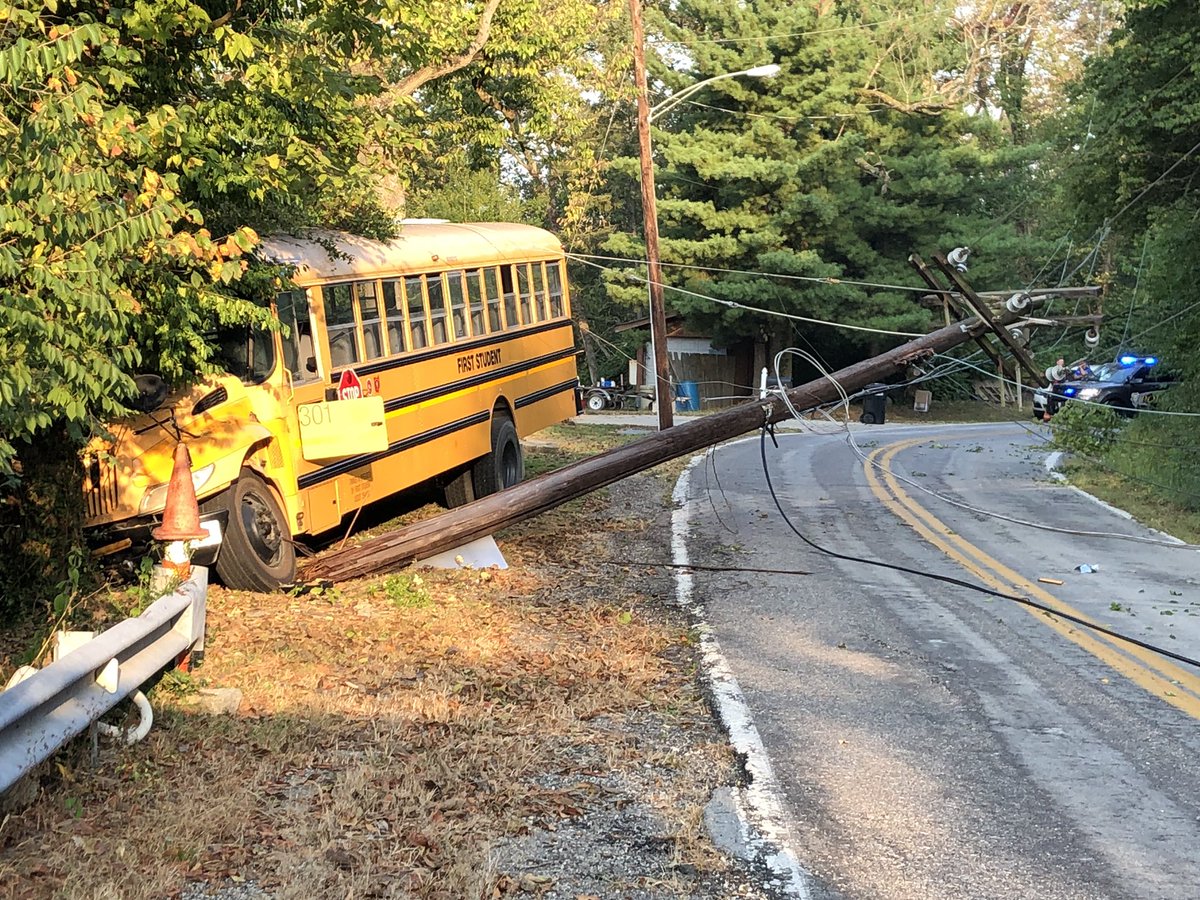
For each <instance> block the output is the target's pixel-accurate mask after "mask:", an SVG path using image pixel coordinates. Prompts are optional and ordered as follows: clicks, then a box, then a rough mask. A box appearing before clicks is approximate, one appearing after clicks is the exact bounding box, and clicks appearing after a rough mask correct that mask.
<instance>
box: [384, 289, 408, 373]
mask: <svg viewBox="0 0 1200 900" xmlns="http://www.w3.org/2000/svg"><path fill="white" fill-rule="evenodd" d="M400 297H401V294H400V284H399V283H398V282H395V281H385V282H384V283H383V317H384V319H385V320H386V321H387V337H388V353H391V354H393V355H394V354H396V353H403V352H404V309H403V307H401V305H400Z"/></svg>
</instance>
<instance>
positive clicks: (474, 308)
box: [463, 269, 487, 334]
mask: <svg viewBox="0 0 1200 900" xmlns="http://www.w3.org/2000/svg"><path fill="white" fill-rule="evenodd" d="M480 287H481V285H480V283H479V270H478V269H472V270H471V271H470V272H467V273H466V274H465V275H464V276H463V293H465V294H466V295H467V307H468V308H469V309H470V310H471V334H487V328H486V327H485V326H484V324H483V294H481V293H480V291H479V289H480Z"/></svg>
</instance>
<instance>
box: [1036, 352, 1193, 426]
mask: <svg viewBox="0 0 1200 900" xmlns="http://www.w3.org/2000/svg"><path fill="white" fill-rule="evenodd" d="M1175 381H1176V379H1175V377H1174V376H1173V375H1171V374H1169V373H1167V372H1164V371H1162V370H1161V369H1160V368H1159V365H1158V358H1157V357H1154V356H1132V355H1122V356H1118V357H1117V358H1116V359H1115V360H1114V361H1113V362H1110V363H1104V364H1103V365H1101V366H1097V367H1096V368H1094V369H1089V370H1088V373H1087V374H1085V375H1084V376H1083V377H1075V378H1072V379H1070V380H1068V381H1063V382H1060V383H1059V384H1054V385H1051V386H1050V387H1049V388H1042V389H1040V390H1037V391H1034V394H1033V417H1034V418H1035V419H1037V420H1038V421H1039V422H1040V421H1042V420H1043V419H1045V418H1046V416H1047V415H1051V416H1052V415H1054V414H1055V413H1056V412H1058V410H1059V409H1060V408H1061V407H1062V405H1063V404H1064V403H1066V402H1067V401H1068V400H1086V401H1087V402H1089V403H1102V404H1104V405H1105V406H1111V407H1112V408H1113V409H1114V410H1116V411H1117V412H1118V413H1120V414H1121V415H1124V416H1132V415H1135V414H1136V413H1137V411H1138V409H1140V408H1142V407H1144V406H1148V405H1149V404H1150V403H1151V402H1152V398H1153V397H1154V395H1155V394H1157V393H1158V392H1159V391H1162V390H1165V389H1167V388H1169V387H1170V386H1171V385H1172V384H1174V383H1175Z"/></svg>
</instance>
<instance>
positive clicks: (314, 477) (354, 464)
mask: <svg viewBox="0 0 1200 900" xmlns="http://www.w3.org/2000/svg"><path fill="white" fill-rule="evenodd" d="M491 416H492V413H491V410H485V411H484V412H478V413H472V414H471V415H469V416H467V417H465V418H462V419H457V420H455V421H453V422H447V423H446V424H445V425H439V426H438V427H437V428H431V429H429V430H428V431H422V432H421V433H420V434H413V435H409V436H408V437H406V438H402V439H400V440H398V441H395V442H393V443H391V444H389V445H388V448H387V449H386V450H380V451H379V452H377V453H364V454H361V455H360V456H351V457H348V458H347V459H343V460H341V461H339V462H335V463H333V464H331V465H328V466H324V467H323V468H320V469H317V471H315V472H309V473H308V474H307V475H301V476H300V477H299V479H297V482H298V483H299V485H300V487H302V488H310V487H312V486H313V485H316V484H320V483H321V482H323V481H328V480H329V479H330V478H336V477H337V476H339V475H344V474H345V473H347V472H351V471H353V470H354V469H357V468H359V467H360V466H366V465H370V464H371V463H373V462H378V461H379V460H381V459H386V458H387V457H389V456H392V455H394V454H396V453H400V452H401V451H403V450H409V449H411V448H413V447H416V446H419V445H420V444H427V443H429V441H434V440H437V439H438V438H440V437H445V436H446V435H448V434H454V432H456V431H462V430H463V429H464V428H470V427H471V426H472V425H479V424H481V423H483V422H486V421H487V420H488V419H490V418H491Z"/></svg>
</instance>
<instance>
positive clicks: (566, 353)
mask: <svg viewBox="0 0 1200 900" xmlns="http://www.w3.org/2000/svg"><path fill="white" fill-rule="evenodd" d="M574 355H575V348H574V347H568V348H567V349H565V350H557V351H555V352H554V353H547V354H546V355H544V356H538V357H535V358H533V359H526V360H523V361H521V362H517V363H511V364H510V365H507V366H501V367H500V368H498V369H489V370H488V371H486V372H480V373H479V374H478V375H472V376H471V377H470V378H460V379H458V380H457V381H452V382H450V383H449V384H440V385H438V386H437V387H432V388H426V389H425V390H423V391H417V392H416V393H415V394H406V395H405V396H403V397H393V398H392V399H391V400H388V401H387V402H386V403H384V405H383V408H384V410H385V411H386V412H395V411H396V410H398V409H403V408H404V407H406V406H410V405H411V404H413V403H424V402H425V401H426V400H433V399H435V398H437V397H443V396H445V395H446V394H453V393H455V392H456V391H461V390H464V389H466V388H473V387H478V386H479V385H481V384H487V383H488V382H489V381H497V380H499V379H501V378H507V377H508V376H509V375H516V374H517V373H519V372H524V371H527V370H529V369H536V368H537V367H538V366H544V365H546V364H547V363H552V362H559V361H560V360H564V359H569V358H571V357H573V356H574Z"/></svg>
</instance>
